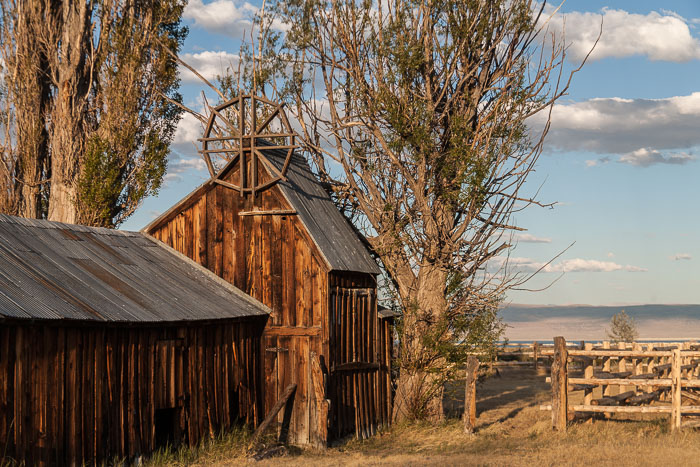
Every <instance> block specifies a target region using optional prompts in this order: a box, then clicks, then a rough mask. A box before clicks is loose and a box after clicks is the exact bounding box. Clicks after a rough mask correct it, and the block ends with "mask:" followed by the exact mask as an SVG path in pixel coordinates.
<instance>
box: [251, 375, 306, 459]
mask: <svg viewBox="0 0 700 467" xmlns="http://www.w3.org/2000/svg"><path fill="white" fill-rule="evenodd" d="M296 389H297V385H296V383H292V384H290V385H289V386H287V388H286V389H285V390H284V392H283V393H282V395H281V396H280V398H279V399H278V400H277V403H276V404H275V405H274V406H273V407H272V409H271V410H270V413H268V414H267V417H265V420H263V422H262V423H261V424H260V426H258V429H257V430H255V433H253V437H252V438H251V439H250V443H249V444H248V449H250V448H252V447H253V445H254V444H255V442H256V441H257V440H258V438H259V437H260V435H261V434H263V432H264V431H265V430H266V429H267V427H268V426H270V423H272V421H273V420H274V419H275V418H276V417H277V414H278V413H279V411H280V410H281V409H282V407H284V405H285V404H286V403H287V401H288V400H289V398H290V397H291V396H292V394H294V391H296Z"/></svg>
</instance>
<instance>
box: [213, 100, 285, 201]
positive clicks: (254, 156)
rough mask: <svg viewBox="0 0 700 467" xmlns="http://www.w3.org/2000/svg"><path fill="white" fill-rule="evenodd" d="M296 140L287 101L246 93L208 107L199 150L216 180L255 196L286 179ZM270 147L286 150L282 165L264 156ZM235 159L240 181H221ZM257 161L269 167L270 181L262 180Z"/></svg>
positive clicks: (215, 181) (242, 193) (240, 191)
mask: <svg viewBox="0 0 700 467" xmlns="http://www.w3.org/2000/svg"><path fill="white" fill-rule="evenodd" d="M295 139H296V135H295V133H294V132H293V131H292V127H291V125H290V124H289V120H288V119H287V114H286V113H285V112H284V104H276V103H274V102H272V101H269V100H268V99H265V98H263V97H260V96H254V95H251V94H246V95H241V96H239V97H235V98H233V99H231V100H230V101H228V102H224V103H223V104H221V105H218V106H216V107H211V106H209V119H208V120H207V125H206V127H205V129H204V136H203V137H202V138H200V139H199V141H200V142H201V143H202V149H200V151H199V153H200V154H201V155H202V157H203V158H204V162H206V164H207V169H208V170H209V174H210V175H211V179H212V181H213V182H214V183H218V184H220V185H223V186H226V187H228V188H231V189H233V190H236V191H238V192H239V193H240V194H241V196H243V195H244V194H246V193H252V194H253V195H254V196H255V194H256V193H258V192H260V191H263V190H265V189H267V188H269V187H271V186H272V185H274V184H275V183H277V182H278V181H280V180H286V173H287V169H288V168H289V163H290V162H291V160H292V154H293V153H294V149H295V148H297V147H298V146H297V145H296V144H295ZM269 150H279V151H286V157H285V159H284V164H283V165H282V167H281V168H278V167H277V166H275V165H274V164H273V163H272V162H271V161H270V160H269V159H268V157H267V156H265V154H264V152H267V151H269ZM236 161H238V162H239V167H240V170H239V177H238V184H236V183H231V182H227V181H224V180H221V178H220V177H221V175H223V172H224V171H225V170H226V168H227V167H228V166H230V165H231V164H234V163H235V162H236ZM258 162H260V163H262V164H263V165H264V166H265V167H266V168H267V170H268V171H269V173H270V175H271V177H272V178H271V179H270V180H267V181H266V182H263V183H261V182H260V181H259V179H258ZM248 163H250V164H249V165H250V171H248V170H247V167H248ZM248 172H250V173H248Z"/></svg>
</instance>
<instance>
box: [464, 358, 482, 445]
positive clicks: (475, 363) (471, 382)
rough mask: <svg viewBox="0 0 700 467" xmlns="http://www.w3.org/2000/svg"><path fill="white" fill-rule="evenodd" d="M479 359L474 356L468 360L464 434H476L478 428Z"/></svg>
mask: <svg viewBox="0 0 700 467" xmlns="http://www.w3.org/2000/svg"><path fill="white" fill-rule="evenodd" d="M478 371H479V359H478V358H476V356H474V355H470V356H469V358H467V375H466V380H467V381H466V384H465V389H464V432H465V433H474V427H475V426H476V377H477V373H478Z"/></svg>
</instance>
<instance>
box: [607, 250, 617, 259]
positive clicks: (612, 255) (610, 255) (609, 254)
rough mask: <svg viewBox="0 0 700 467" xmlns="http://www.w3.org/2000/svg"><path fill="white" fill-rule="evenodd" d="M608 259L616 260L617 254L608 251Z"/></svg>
mask: <svg viewBox="0 0 700 467" xmlns="http://www.w3.org/2000/svg"><path fill="white" fill-rule="evenodd" d="M607 257H608V258H614V257H615V253H613V252H612V251H608V254H607Z"/></svg>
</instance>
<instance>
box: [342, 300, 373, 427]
mask: <svg viewBox="0 0 700 467" xmlns="http://www.w3.org/2000/svg"><path fill="white" fill-rule="evenodd" d="M380 350H381V345H380V343H379V326H378V324H377V297H376V290H375V289H373V288H344V287H336V288H335V289H334V290H332V291H331V311H330V366H329V370H330V384H329V396H330V399H331V412H332V419H331V420H332V422H331V430H332V433H333V435H334V436H335V437H342V436H345V435H348V434H353V433H354V434H355V435H356V436H357V437H358V438H367V437H369V436H372V435H373V434H374V433H375V432H376V430H377V427H378V425H379V423H378V420H379V419H380V413H379V411H380V406H379V403H378V395H379V369H380V361H381V360H380Z"/></svg>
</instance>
